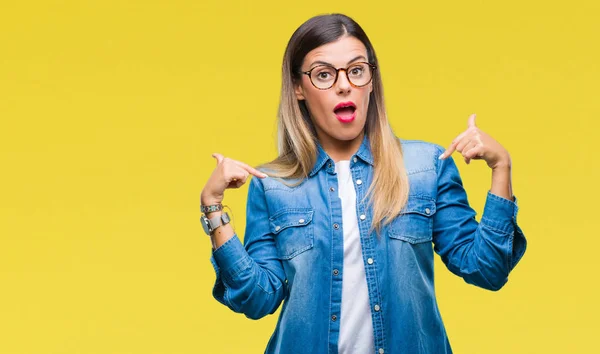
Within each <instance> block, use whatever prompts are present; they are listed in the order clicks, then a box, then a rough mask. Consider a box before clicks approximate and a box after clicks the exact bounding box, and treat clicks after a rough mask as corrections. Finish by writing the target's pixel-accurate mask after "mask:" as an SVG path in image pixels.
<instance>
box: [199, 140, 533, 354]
mask: <svg viewBox="0 0 600 354" xmlns="http://www.w3.org/2000/svg"><path fill="white" fill-rule="evenodd" d="M400 142H401V144H402V148H403V152H404V160H405V166H406V169H407V172H408V177H409V183H410V192H409V199H408V203H407V205H406V207H405V208H404V209H403V211H402V213H401V215H399V216H398V217H396V218H395V219H393V220H392V222H391V223H390V224H388V225H386V226H385V227H383V228H382V233H381V235H380V236H381V237H377V235H376V234H375V232H373V233H372V234H368V228H369V225H370V223H371V220H372V210H370V209H369V208H367V206H366V202H363V201H362V199H363V197H364V196H365V193H366V192H367V189H368V187H369V185H370V183H371V180H372V175H373V157H372V155H371V151H370V148H369V141H368V139H367V137H365V138H364V140H363V142H362V145H361V146H360V148H359V150H358V151H357V152H356V154H355V155H354V156H352V158H351V160H350V168H351V172H352V178H353V181H354V186H355V189H356V213H357V218H358V222H359V228H360V237H361V245H362V249H363V261H364V265H365V270H366V277H367V284H368V289H369V298H370V304H371V314H372V324H373V331H374V339H375V348H376V354H377V353H379V354H381V353H403V354H416V353H422V354H432V353H435V354H441V353H452V350H451V347H450V343H449V341H448V337H447V335H446V331H445V329H444V325H443V322H442V318H441V315H440V312H439V309H438V305H437V302H436V297H435V290H434V273H433V268H434V262H433V260H434V258H433V257H434V254H433V252H434V251H435V252H436V253H437V254H438V255H439V256H440V257H441V259H442V261H443V262H444V264H445V265H446V267H447V268H448V269H449V270H450V271H451V272H452V273H454V274H456V275H458V276H460V277H462V278H463V279H464V281H465V282H467V283H469V284H473V285H475V286H478V287H481V288H485V289H489V290H498V289H500V288H501V287H502V286H503V285H504V284H505V283H506V282H507V280H508V274H509V273H510V271H511V270H512V269H513V268H514V267H515V265H516V264H517V263H518V262H519V260H520V259H521V257H522V256H523V254H524V253H525V249H526V245H527V242H526V239H525V236H524V235H523V232H522V230H521V229H520V228H519V226H518V225H517V219H516V216H517V211H518V207H517V201H516V198H515V201H511V200H508V199H505V198H502V197H500V196H497V195H494V194H492V193H491V192H490V191H488V192H487V199H486V203H485V207H484V210H483V214H482V216H481V219H480V221H479V222H478V221H477V220H476V219H475V215H476V212H475V211H474V210H473V209H472V208H471V207H470V206H469V203H468V201H467V195H466V193H465V190H464V188H463V185H462V181H461V178H460V175H459V172H458V169H457V167H456V164H455V162H454V160H453V158H452V156H451V157H449V158H447V159H445V160H438V156H439V155H441V154H442V152H443V151H444V150H445V149H444V148H443V147H442V146H440V145H437V144H433V143H428V142H424V141H419V140H404V139H400ZM264 172H265V173H267V174H268V171H264ZM249 183H250V185H249V187H248V201H247V210H246V218H247V219H246V230H245V239H244V244H243V245H242V243H241V241H240V239H239V238H238V235H237V234H236V235H234V236H233V238H231V239H230V240H228V241H227V242H226V243H224V244H223V245H221V246H220V247H219V248H218V249H216V250H215V251H212V254H211V257H210V260H211V263H212V265H213V267H214V269H215V272H216V282H215V285H214V288H213V296H214V297H215V299H217V300H218V301H219V302H221V303H222V304H224V305H226V306H227V307H229V308H230V309H232V310H233V311H235V312H239V313H243V314H245V316H247V317H248V318H251V319H259V318H261V317H264V316H266V315H268V314H272V313H274V312H275V311H276V310H277V309H278V308H279V306H280V305H281V304H282V302H283V304H282V308H281V312H280V315H279V319H278V322H277V325H276V328H275V330H274V333H273V334H272V336H271V338H270V340H269V341H268V344H267V347H266V350H265V353H286V354H289V353H331V354H333V353H337V342H338V337H339V330H340V328H339V324H340V310H341V301H342V278H343V276H344V269H343V244H342V242H343V225H342V209H341V202H340V199H339V198H338V194H337V187H338V186H337V176H336V174H335V165H334V162H333V160H332V159H331V158H330V157H329V156H328V155H327V153H326V152H325V151H324V150H323V149H322V147H321V146H320V145H319V155H318V159H317V162H316V164H315V166H314V168H313V170H312V171H311V173H310V175H309V177H308V178H307V179H305V180H304V181H303V182H302V183H301V184H300V185H299V186H297V187H294V188H289V187H287V186H285V185H284V184H282V183H281V182H280V181H278V180H277V179H275V178H265V179H260V178H252V179H251V181H250V182H249ZM265 341H266V340H265Z"/></svg>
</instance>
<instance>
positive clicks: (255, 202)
mask: <svg viewBox="0 0 600 354" xmlns="http://www.w3.org/2000/svg"><path fill="white" fill-rule="evenodd" d="M267 178H268V177H267ZM211 252H212V254H211V257H210V261H211V263H212V265H213V268H214V270H215V273H216V280H215V285H214V287H213V296H214V298H215V299H216V300H217V301H219V302H220V303H222V304H224V305H226V306H227V307H229V308H230V309H231V310H233V311H235V312H239V313H243V314H245V315H246V317H248V318H251V319H259V318H262V317H264V316H266V315H268V314H272V313H274V312H275V311H276V310H277V308H278V307H279V305H280V304H281V302H282V300H283V299H284V298H285V296H286V291H287V286H284V285H285V272H284V269H283V265H282V264H281V261H280V260H279V259H278V258H277V249H276V246H275V240H274V239H273V235H272V234H271V233H270V230H269V215H268V211H267V204H266V200H265V194H264V188H263V185H262V182H261V181H260V179H259V178H256V177H252V178H251V180H250V185H249V188H248V200H247V207H246V230H245V241H244V245H242V243H241V242H240V239H239V238H238V235H237V233H236V234H234V236H233V237H232V238H231V239H229V240H228V241H227V242H225V243H224V244H222V245H221V246H220V247H218V248H217V249H216V250H214V251H212V250H211Z"/></svg>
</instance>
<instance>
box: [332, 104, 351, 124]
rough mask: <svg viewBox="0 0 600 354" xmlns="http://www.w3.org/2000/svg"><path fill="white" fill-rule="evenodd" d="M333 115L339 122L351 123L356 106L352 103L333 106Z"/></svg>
mask: <svg viewBox="0 0 600 354" xmlns="http://www.w3.org/2000/svg"><path fill="white" fill-rule="evenodd" d="M333 113H335V116H336V118H337V119H338V120H339V121H341V122H344V123H346V122H351V121H353V120H354V118H355V117H356V105H355V104H354V103H353V102H343V103H340V104H338V105H337V106H335V108H334V110H333Z"/></svg>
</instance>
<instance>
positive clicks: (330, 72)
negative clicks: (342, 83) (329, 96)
mask: <svg viewBox="0 0 600 354" xmlns="http://www.w3.org/2000/svg"><path fill="white" fill-rule="evenodd" d="M376 68H377V67H376V66H375V65H373V64H370V63H366V62H358V63H354V64H352V65H350V66H349V67H347V68H339V69H336V68H334V67H333V66H331V65H317V66H315V67H314V68H312V69H310V70H309V71H302V74H304V75H308V77H309V78H310V82H311V83H312V84H313V86H314V87H316V88H318V89H319V90H327V89H329V88H331V87H332V86H333V85H335V83H336V82H337V79H338V74H339V72H340V70H344V72H345V73H346V78H347V79H348V82H349V83H350V85H352V86H354V87H362V86H365V85H368V84H369V82H371V80H372V79H373V70H375V69H376Z"/></svg>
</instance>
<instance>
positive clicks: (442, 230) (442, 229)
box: [433, 146, 527, 291]
mask: <svg viewBox="0 0 600 354" xmlns="http://www.w3.org/2000/svg"><path fill="white" fill-rule="evenodd" d="M438 148H439V149H440V151H438V156H439V154H441V153H442V152H443V151H444V149H443V148H442V147H441V146H440V147H438ZM437 161H438V162H437V181H438V182H437V204H436V213H435V214H434V215H433V242H434V250H435V252H436V253H437V254H439V255H440V257H441V259H442V261H443V262H444V264H445V265H446V267H447V268H448V269H449V270H450V271H451V272H452V273H454V274H456V275H458V276H460V277H462V278H463V279H464V280H465V282H467V283H469V284H473V285H476V286H479V287H481V288H484V289H488V290H494V291H496V290H499V289H500V288H502V286H504V284H506V282H507V281H508V274H509V273H510V272H511V270H512V269H513V268H514V267H515V266H516V265H517V263H518V262H519V260H520V259H521V258H522V257H523V254H524V253H525V249H526V247H527V241H526V239H525V235H524V234H523V231H522V230H521V228H520V227H519V226H518V225H517V212H518V206H517V199H516V198H515V200H514V201H511V200H508V199H506V198H503V197H500V196H498V195H495V194H492V193H491V192H490V191H489V190H488V193H487V199H486V202H485V207H484V211H483V215H482V217H481V220H480V222H477V221H476V219H475V215H476V214H477V213H476V212H475V211H474V210H473V209H472V208H471V207H470V206H469V202H468V201H467V194H466V192H465V189H464V188H463V184H462V180H461V177H460V175H459V172H458V169H457V167H456V164H455V162H454V160H453V158H452V156H450V157H448V158H446V159H444V160H437Z"/></svg>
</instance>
